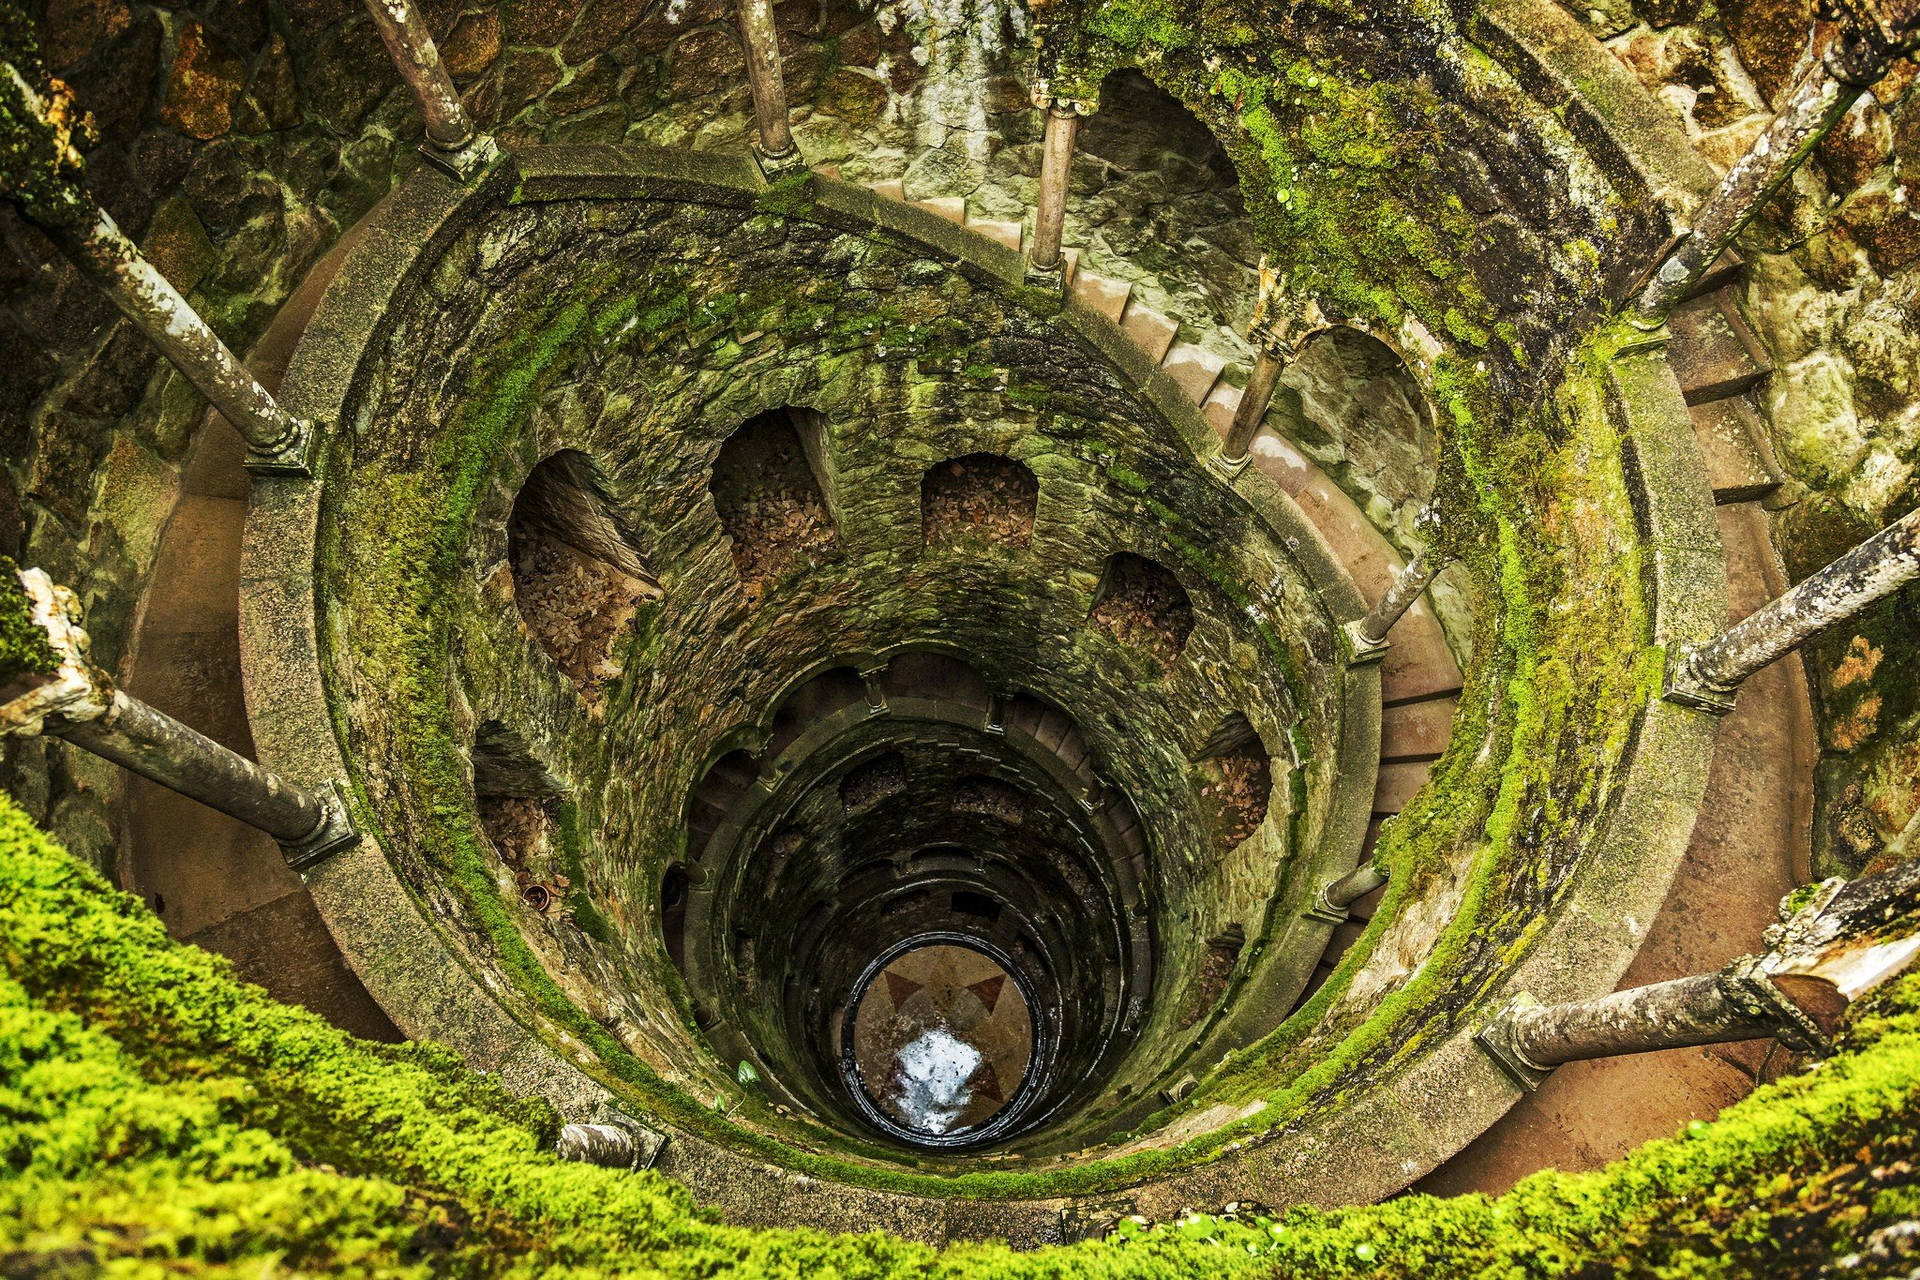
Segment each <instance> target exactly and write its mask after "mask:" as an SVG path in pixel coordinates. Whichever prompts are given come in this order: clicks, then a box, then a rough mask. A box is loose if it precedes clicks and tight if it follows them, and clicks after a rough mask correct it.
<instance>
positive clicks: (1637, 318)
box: [1614, 313, 1673, 356]
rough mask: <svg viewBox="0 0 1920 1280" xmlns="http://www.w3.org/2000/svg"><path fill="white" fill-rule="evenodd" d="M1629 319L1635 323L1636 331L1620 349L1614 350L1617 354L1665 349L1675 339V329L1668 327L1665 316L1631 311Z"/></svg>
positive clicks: (1627, 354) (1635, 353) (1632, 353)
mask: <svg viewBox="0 0 1920 1280" xmlns="http://www.w3.org/2000/svg"><path fill="white" fill-rule="evenodd" d="M1627 320H1628V321H1629V323H1631V324H1632V325H1633V328H1634V330H1635V333H1634V336H1633V337H1632V338H1629V339H1628V340H1627V341H1626V342H1624V343H1622V344H1621V346H1620V349H1619V350H1618V351H1615V352H1614V354H1615V355H1616V356H1633V355H1642V354H1648V353H1652V352H1660V351H1665V350H1666V349H1667V344H1668V343H1669V342H1671V341H1673V330H1671V329H1669V328H1667V321H1666V317H1664V316H1647V315H1640V314H1638V313H1629V314H1628V316H1627Z"/></svg>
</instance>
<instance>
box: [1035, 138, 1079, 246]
mask: <svg viewBox="0 0 1920 1280" xmlns="http://www.w3.org/2000/svg"><path fill="white" fill-rule="evenodd" d="M1046 112H1047V127H1046V137H1045V139H1044V140H1043V141H1042V143H1041V150H1040V203H1039V206H1038V207H1037V208H1036V209H1035V210H1034V215H1033V265H1034V266H1036V267H1038V268H1039V269H1040V270H1042V271H1052V270H1053V269H1054V268H1055V267H1058V266H1059V265H1060V256H1061V255H1060V240H1061V236H1062V235H1063V233H1064V232H1065V230H1066V225H1067V176H1068V174H1069V172H1070V171H1071V170H1072V168H1073V143H1074V139H1075V137H1077V136H1078V134H1079V132H1080V115H1079V113H1078V112H1076V111H1075V110H1074V109H1073V108H1072V107H1071V106H1069V105H1066V104H1063V103H1060V102H1050V103H1048V104H1047V108H1046Z"/></svg>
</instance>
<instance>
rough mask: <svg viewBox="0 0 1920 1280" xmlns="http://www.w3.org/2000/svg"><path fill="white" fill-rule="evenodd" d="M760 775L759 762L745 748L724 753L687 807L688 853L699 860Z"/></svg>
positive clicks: (708, 772) (695, 789)
mask: <svg viewBox="0 0 1920 1280" xmlns="http://www.w3.org/2000/svg"><path fill="white" fill-rule="evenodd" d="M759 774H760V763H759V761H757V760H755V759H754V757H753V755H752V753H750V752H748V751H746V750H745V749H737V750H734V751H729V752H727V754H726V755H724V756H721V757H720V758H719V759H718V760H716V761H714V762H713V767H712V768H710V769H708V770H707V774H706V776H705V777H704V778H702V779H700V781H699V783H698V785H696V786H695V787H694V789H693V796H692V798H691V799H690V800H689V801H688V804H687V854H688V856H689V857H692V858H695V859H697V858H699V856H700V852H701V850H703V849H705V848H706V847H707V842H708V841H709V840H712V839H713V833H714V832H715V831H718V830H719V829H720V824H721V823H723V822H725V821H726V820H727V815H729V814H730V813H732V812H733V808H734V806H735V805H736V804H737V803H739V800H740V797H741V796H742V795H744V794H746V790H747V788H748V787H750V786H752V785H753V780H754V779H755V778H756V777H758V776H759Z"/></svg>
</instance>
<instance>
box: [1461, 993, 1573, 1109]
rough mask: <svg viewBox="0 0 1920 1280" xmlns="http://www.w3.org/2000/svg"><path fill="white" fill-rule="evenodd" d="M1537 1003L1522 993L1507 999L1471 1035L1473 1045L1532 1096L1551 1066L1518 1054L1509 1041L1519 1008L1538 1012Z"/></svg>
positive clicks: (1538, 1003) (1551, 1070) (1517, 1050)
mask: <svg viewBox="0 0 1920 1280" xmlns="http://www.w3.org/2000/svg"><path fill="white" fill-rule="evenodd" d="M1539 1007H1540V1002H1539V1001H1538V1000H1535V999H1534V998H1533V997H1532V996H1530V995H1528V994H1527V993H1526V992H1524V991H1521V992H1517V993H1516V994H1514V995H1512V996H1509V997H1508V998H1507V1002H1506V1003H1505V1004H1503V1005H1501V1006H1500V1008H1499V1009H1498V1010H1496V1011H1495V1013H1494V1015H1493V1021H1491V1022H1489V1023H1487V1025H1486V1026H1484V1027H1482V1028H1480V1029H1479V1030H1478V1031H1476V1032H1474V1033H1473V1042H1474V1043H1475V1044H1477V1045H1479V1046H1480V1047H1481V1049H1483V1050H1485V1052H1486V1055H1487V1056H1488V1057H1489V1058H1492V1059H1493V1061H1494V1064H1495V1065H1496V1066H1498V1067H1499V1068H1500V1070H1502V1071H1504V1072H1505V1073H1506V1074H1507V1077H1508V1078H1509V1079H1511V1080H1512V1081H1513V1082H1514V1083H1515V1084H1517V1085H1519V1086H1520V1088H1521V1091H1522V1092H1525V1093H1532V1092H1533V1091H1534V1090H1536V1089H1538V1088H1539V1087H1540V1086H1541V1085H1542V1084H1543V1083H1545V1081H1546V1078H1547V1077H1548V1076H1550V1075H1552V1074H1553V1068H1552V1067H1543V1066H1541V1065H1540V1064H1539V1063H1537V1062H1534V1061H1533V1060H1532V1059H1530V1058H1528V1057H1527V1055H1526V1054H1524V1053H1521V1052H1520V1048H1519V1046H1518V1045H1516V1044H1514V1042H1513V1017H1514V1015H1515V1014H1516V1013H1518V1012H1519V1011H1520V1010H1522V1009H1538V1008H1539Z"/></svg>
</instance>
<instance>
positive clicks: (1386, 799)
mask: <svg viewBox="0 0 1920 1280" xmlns="http://www.w3.org/2000/svg"><path fill="white" fill-rule="evenodd" d="M1432 772H1433V762H1432V761H1431V760H1393V761H1388V762H1386V763H1384V764H1382V765H1381V766H1380V776H1379V779H1378V780H1377V781H1376V782H1375V783H1374V785H1373V811H1374V812H1375V813H1378V814H1395V813H1398V812H1400V811H1401V810H1402V809H1404V808H1406V807H1407V801H1409V800H1411V799H1413V794H1414V792H1416V791H1418V790H1420V788H1421V787H1422V786H1424V785H1426V781H1427V775H1428V774H1430V773H1432Z"/></svg>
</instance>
